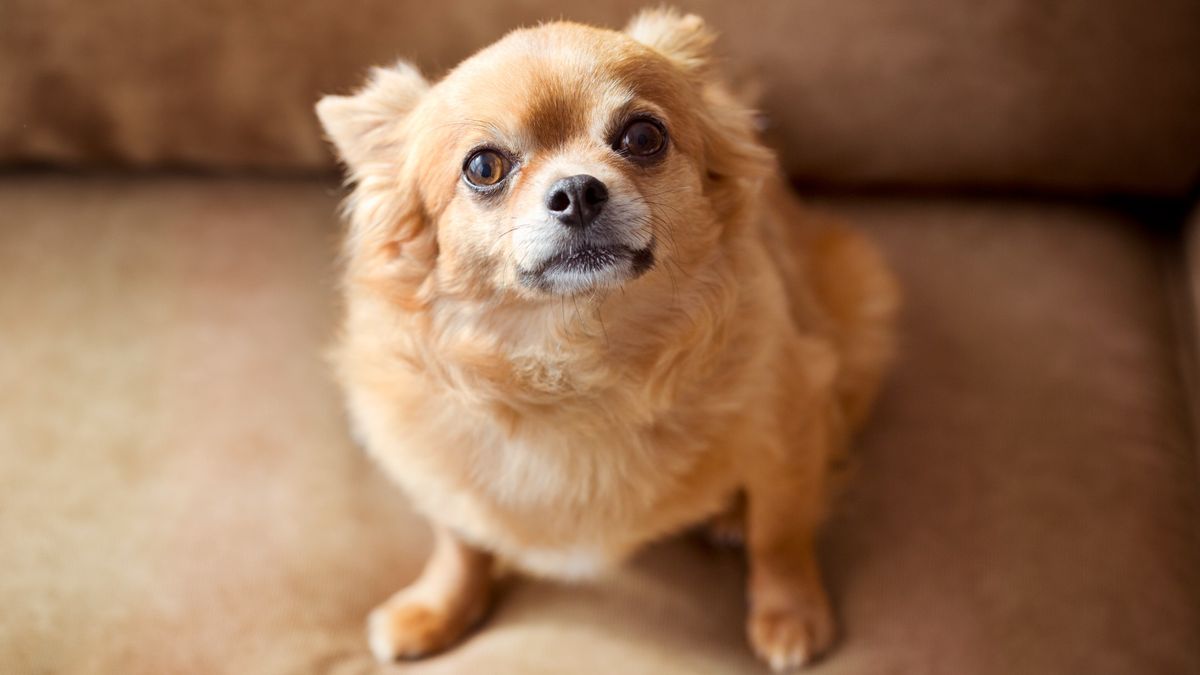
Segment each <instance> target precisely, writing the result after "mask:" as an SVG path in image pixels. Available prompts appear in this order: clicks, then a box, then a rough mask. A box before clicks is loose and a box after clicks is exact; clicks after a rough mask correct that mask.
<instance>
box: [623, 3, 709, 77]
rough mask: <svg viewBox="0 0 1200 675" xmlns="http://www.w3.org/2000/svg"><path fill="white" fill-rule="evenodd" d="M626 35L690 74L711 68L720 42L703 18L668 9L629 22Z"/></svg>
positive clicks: (638, 16)
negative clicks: (713, 54)
mask: <svg viewBox="0 0 1200 675" xmlns="http://www.w3.org/2000/svg"><path fill="white" fill-rule="evenodd" d="M625 33H626V34H627V35H629V36H630V37H632V38H633V39H634V40H637V41H638V42H640V43H642V44H644V45H646V46H648V47H653V48H654V49H656V50H658V51H659V52H662V54H663V55H665V56H666V57H667V58H669V59H671V60H672V61H674V62H675V63H677V64H678V65H679V66H680V67H682V68H683V69H684V70H688V71H700V70H703V69H704V67H705V66H707V65H708V62H709V60H710V58H711V49H712V45H713V42H715V41H716V39H717V36H716V34H715V33H713V32H712V31H711V30H709V29H708V26H706V25H705V24H704V20H703V19H701V18H700V17H698V16H696V15H695V14H680V13H679V11H678V10H675V9H668V8H659V9H648V10H644V11H642V12H641V13H639V14H638V15H637V16H635V17H633V21H630V22H629V26H628V27H626V28H625Z"/></svg>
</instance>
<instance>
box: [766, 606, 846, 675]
mask: <svg viewBox="0 0 1200 675" xmlns="http://www.w3.org/2000/svg"><path fill="white" fill-rule="evenodd" d="M746 632H747V633H748V635H749V638H750V644H751V645H753V646H754V651H755V652H757V653H758V656H759V658H761V659H762V660H764V661H766V662H767V663H768V664H770V666H771V669H772V670H774V671H775V672H777V673H781V672H785V671H788V670H793V669H796V668H799V667H801V666H803V665H805V664H808V663H811V662H812V661H813V660H814V659H816V658H817V657H818V656H820V655H821V654H822V653H824V652H825V651H826V650H827V649H829V647H830V646H831V645H832V644H833V639H834V632H835V631H834V622H833V615H832V613H831V611H830V609H829V605H828V603H823V602H814V603H811V604H805V605H801V606H793V607H790V608H787V609H774V608H773V609H763V610H753V611H751V613H750V618H749V621H748V622H747V624H746Z"/></svg>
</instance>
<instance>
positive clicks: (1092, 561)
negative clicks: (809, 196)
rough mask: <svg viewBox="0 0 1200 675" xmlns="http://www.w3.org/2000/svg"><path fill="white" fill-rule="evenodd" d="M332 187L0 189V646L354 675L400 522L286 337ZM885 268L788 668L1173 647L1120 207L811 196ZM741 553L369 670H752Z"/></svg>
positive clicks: (321, 318) (1174, 507) (1150, 390)
mask: <svg viewBox="0 0 1200 675" xmlns="http://www.w3.org/2000/svg"><path fill="white" fill-rule="evenodd" d="M335 193H336V190H334V189H333V188H331V186H329V185H327V184H325V183H319V182H307V181H297V180H244V181H236V180H227V179H182V178H146V179H140V180H132V179H115V178H102V179H84V178H63V177H54V176H40V177H38V176H33V177H10V178H9V179H8V180H6V181H5V182H4V183H0V316H2V317H4V328H3V332H2V333H0V335H2V337H0V341H2V344H3V349H0V382H3V383H5V386H3V387H0V494H3V500H2V501H0V504H2V507H0V570H3V574H0V607H3V608H4V611H3V612H0V672H4V673H43V672H46V673H80V674H89V673H96V674H100V673H103V674H106V675H107V674H111V675H115V674H117V673H120V674H121V675H141V674H147V675H150V674H154V675H158V674H161V673H181V674H187V673H197V674H199V673H204V674H206V675H212V674H214V673H230V674H237V675H243V674H245V673H254V674H255V675H273V674H279V675H283V674H285V673H286V674H294V673H330V674H348V673H366V672H379V671H376V670H375V668H374V666H372V664H371V661H370V656H369V654H368V652H367V649H366V645H365V643H364V639H363V630H362V629H363V618H364V617H365V615H366V613H367V611H368V610H369V609H370V608H371V606H372V605H373V604H374V603H376V602H378V601H380V600H382V599H383V598H384V597H386V596H387V595H388V594H389V593H390V592H392V591H394V590H396V589H397V588H398V587H399V586H401V585H402V584H403V583H405V582H406V581H407V580H409V579H411V578H412V577H413V576H414V575H415V574H416V571H417V569H418V566H419V565H420V563H421V559H422V556H423V554H424V552H425V550H426V547H427V545H428V543H429V538H428V534H427V531H426V528H425V526H424V525H423V524H422V523H421V521H420V520H419V519H418V518H417V517H416V516H414V515H413V513H412V512H411V511H410V510H409V509H408V508H407V507H406V505H405V501H404V499H403V498H402V497H401V496H400V495H399V494H398V492H397V491H396V490H395V489H394V488H393V487H392V486H391V485H390V484H389V483H388V482H387V481H386V480H384V479H383V478H382V477H381V476H380V475H379V474H378V472H377V471H376V470H375V469H374V468H372V466H371V465H370V463H369V462H368V461H367V460H366V459H364V457H363V455H362V454H361V453H360V452H359V451H358V450H356V449H355V448H354V447H352V445H351V443H350V441H349V440H348V438H347V435H346V431H345V422H344V419H343V416H342V414H341V407H340V405H339V401H338V397H337V395H336V393H335V391H334V389H333V387H332V386H331V384H330V382H329V380H328V376H327V372H326V367H325V365H324V363H323V361H322V358H321V355H320V354H321V350H322V347H323V345H324V344H325V342H326V340H327V339H328V337H329V335H330V332H331V327H332V322H333V319H334V316H335V313H334V310H333V305H334V302H333V292H332V288H333V283H334V278H333V274H332V271H331V262H330V261H331V258H332V254H333V252H334V250H335V239H336V232H337V228H336V226H335V224H334V216H333V212H334V208H335V205H336V204H335V203H336V197H335ZM820 204H821V205H822V206H823V207H824V208H828V209H831V210H833V211H836V212H839V213H843V214H845V215H847V216H849V217H851V218H854V219H855V220H857V221H859V222H861V223H862V224H863V226H864V227H865V228H866V229H867V230H869V231H870V232H871V233H872V234H873V235H874V236H876V237H877V238H878V240H879V241H880V242H881V243H882V245H883V247H884V248H885V250H886V251H887V254H888V255H889V256H890V258H891V259H892V260H893V262H894V264H895V266H896V268H897V270H898V272H899V274H900V277H901V278H902V280H903V282H904V285H905V287H906V290H907V296H908V308H907V311H906V314H905V317H904V321H903V326H902V350H901V357H900V361H899V364H898V367H897V371H896V373H895V376H894V378H892V380H891V382H890V384H889V386H888V388H887V390H886V392H885V394H884V396H883V399H882V401H881V405H880V407H879V410H878V414H877V415H876V416H875V417H874V418H873V421H872V423H871V425H870V427H869V429H868V430H867V432H866V433H865V435H864V437H863V438H862V439H861V443H860V444H859V448H858V452H857V453H856V458H857V459H856V462H855V464H856V470H855V473H856V476H855V479H854V480H853V481H852V482H851V485H850V487H849V488H848V492H847V494H846V495H845V497H844V498H843V499H842V500H841V502H840V503H839V507H838V509H837V513H836V515H835V517H834V519H833V522H832V523H831V524H830V527H829V528H828V531H827V534H826V536H825V538H824V543H823V548H822V554H823V556H824V558H825V560H826V566H827V569H828V573H829V578H830V584H831V589H832V594H833V596H834V598H835V600H836V604H837V607H838V608H839V612H840V614H841V619H842V625H843V629H844V637H843V641H842V644H841V646H840V648H839V649H838V650H837V651H836V652H835V653H834V654H833V655H832V656H831V657H830V658H828V659H827V660H826V661H824V662H823V663H822V664H821V665H820V666H819V667H818V668H817V669H816V670H814V671H813V672H824V673H841V674H846V675H851V674H853V675H860V674H867V673H869V674H872V675H875V674H878V673H947V674H955V675H963V674H975V673H997V674H1000V673H1004V674H1007V673H1100V674H1104V673H1112V674H1114V675H1115V674H1118V673H1120V674H1125V673H1163V674H1169V673H1179V674H1183V673H1194V672H1196V671H1197V669H1200V651H1197V650H1196V642H1195V640H1196V636H1197V635H1198V634H1200V598H1198V597H1197V594H1198V592H1200V590H1198V589H1200V551H1198V549H1197V523H1200V517H1198V516H1200V513H1198V511H1197V493H1196V475H1197V470H1196V464H1195V457H1194V455H1193V454H1192V453H1193V448H1192V447H1191V446H1190V445H1189V441H1188V436H1187V431H1186V427H1185V422H1184V419H1183V410H1182V406H1181V401H1182V399H1181V388H1180V383H1179V380H1178V376H1177V375H1178V373H1177V366H1178V361H1177V352H1176V351H1175V350H1174V349H1173V348H1172V347H1171V345H1172V343H1173V339H1174V337H1175V330H1176V326H1174V325H1173V324H1172V322H1171V318H1170V312H1169V311H1168V308H1167V306H1166V304H1167V301H1166V296H1167V290H1166V289H1165V288H1164V283H1165V282H1164V278H1163V276H1162V275H1160V274H1158V271H1159V268H1158V265H1159V261H1160V258H1159V256H1160V255H1161V253H1162V250H1161V243H1160V242H1158V241H1157V240H1156V239H1155V238H1153V237H1149V236H1147V235H1146V234H1145V233H1144V232H1143V231H1142V229H1141V228H1140V227H1139V225H1140V223H1139V222H1138V221H1137V220H1136V219H1134V218H1131V217H1129V216H1127V215H1124V214H1122V213H1120V212H1115V211H1110V210H1104V209H1100V208H1093V207H1087V206H1077V205H1072V204H1066V203H1046V202H1034V201H1011V202H1006V201H1000V200H946V199H936V198H910V199H899V198H896V199H848V198H836V199H827V200H821V201H820ZM743 577H744V568H743V566H742V564H741V563H740V561H739V555H738V554H737V553H735V552H728V551H716V550H713V549H711V548H709V547H707V546H706V545H704V544H702V543H701V542H699V541H698V540H697V539H695V538H687V537H684V538H681V539H676V540H673V541H669V542H666V543H664V544H662V545H659V546H656V547H654V548H653V549H652V550H650V551H648V552H646V553H645V554H644V555H642V556H641V557H639V558H638V559H637V560H635V561H634V562H633V563H632V564H631V565H630V566H629V567H628V568H627V569H624V570H622V571H621V572H619V573H617V574H615V575H614V576H613V577H612V578H610V579H606V580H604V581H602V582H600V583H597V584H594V585H584V586H580V587H576V588H570V587H565V586H559V585H555V584H550V583H544V582H536V581H529V580H524V579H510V580H508V581H507V582H506V583H505V584H504V588H503V592H502V596H503V597H502V598H501V602H500V604H499V606H498V608H497V610H496V612H495V613H494V615H493V616H492V617H491V619H490V621H489V623H488V625H487V627H486V628H485V629H483V630H482V631H480V632H479V633H478V634H476V635H474V636H472V637H471V638H470V639H469V640H468V641H467V642H465V643H464V644H462V645H461V646H460V647H458V648H457V649H455V650H453V651H451V652H450V653H448V654H446V655H444V656H440V657H437V658H434V659H431V660H429V661H427V662H422V663H420V664H416V665H412V666H410V667H407V668H402V669H400V670H399V671H391V672H409V671H411V672H414V673H477V672H478V673H482V672H486V673H500V674H502V675H503V674H505V673H513V674H517V673H520V674H522V675H528V674H530V673H562V672H572V673H584V674H587V673H614V672H619V673H634V674H640V673H646V674H651V673H654V674H662V673H666V674H670V673H761V672H764V670H763V669H762V668H761V667H760V666H759V665H758V664H757V663H756V662H755V661H754V660H753V658H752V656H751V654H750V651H749V649H748V648H747V647H746V645H745V644H744V641H743V640H744V638H743V631H742V618H743V612H744V606H743V596H742V591H741V588H742V583H743Z"/></svg>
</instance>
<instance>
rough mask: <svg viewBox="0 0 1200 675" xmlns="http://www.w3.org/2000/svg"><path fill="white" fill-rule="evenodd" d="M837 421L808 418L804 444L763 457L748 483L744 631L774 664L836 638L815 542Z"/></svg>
mask: <svg viewBox="0 0 1200 675" xmlns="http://www.w3.org/2000/svg"><path fill="white" fill-rule="evenodd" d="M835 422H836V420H833V419H819V420H810V421H809V422H808V424H806V425H805V429H804V430H803V432H802V433H801V434H800V437H801V438H800V439H799V440H802V441H804V442H805V443H806V444H807V445H806V447H797V448H795V450H794V451H792V452H788V453H771V454H770V455H769V456H768V457H767V458H766V459H765V460H760V466H759V467H758V469H757V470H755V471H754V475H751V476H750V477H749V480H748V485H747V486H746V493H747V494H746V496H747V504H746V506H747V513H746V516H747V520H746V524H747V532H746V534H747V542H746V554H747V556H748V557H749V567H750V579H749V589H748V592H749V599H750V615H749V619H748V621H747V624H746V631H747V634H748V637H749V639H750V643H751V644H752V645H753V647H754V650H755V651H756V652H757V653H758V655H759V656H760V657H761V658H762V659H763V660H765V661H767V663H769V664H770V665H771V667H772V668H773V669H774V670H776V671H784V670H788V669H792V668H796V667H799V666H802V665H804V664H805V663H808V662H810V661H812V660H813V659H815V658H816V657H817V656H819V655H820V654H821V653H822V652H824V651H825V650H827V649H828V648H829V647H830V646H831V645H832V643H833V640H834V633H835V626H834V619H833V614H832V611H831V609H830V605H829V598H828V597H827V596H826V594H825V588H824V586H823V585H822V581H821V573H820V570H819V569H818V564H817V558H816V553H815V551H814V546H815V537H816V531H817V528H818V526H819V525H820V521H821V518H822V513H823V511H824V508H825V499H826V495H825V489H826V485H825V484H826V481H827V474H826V472H827V467H826V462H827V461H828V458H829V456H830V455H832V454H834V452H835V448H834V447H833V446H832V445H831V444H832V443H834V442H835V441H834V438H833V434H832V432H833V429H832V428H831V427H833V426H834V424H835ZM790 440H793V441H794V440H798V439H790Z"/></svg>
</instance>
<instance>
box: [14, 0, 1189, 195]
mask: <svg viewBox="0 0 1200 675" xmlns="http://www.w3.org/2000/svg"><path fill="white" fill-rule="evenodd" d="M644 4H645V3H644V1H643V0H616V1H613V2H598V1H597V0H566V1H563V0H524V1H523V2H519V3H500V2H429V1H428V0H361V1H359V2H355V3H338V2H317V1H313V0H300V1H297V0H204V1H191V2H189V1H186V0H124V1H122V2H95V1H94V0H6V2H5V3H4V7H3V8H2V9H0V84H3V86H0V163H4V164H13V163H30V162H32V163H50V164H66V165H85V166H95V165H122V166H136V167H162V166H175V167H179V166H182V167H209V168H243V169H244V168H252V169H285V170H306V171H307V170H314V169H317V170H321V169H328V168H330V167H332V165H333V158H332V156H331V155H330V153H329V151H328V149H327V148H326V146H325V144H324V143H323V141H322V139H321V136H320V132H319V129H318V126H317V122H316V119H315V118H314V116H313V113H312V105H313V103H314V102H315V101H316V99H317V98H318V97H319V96H320V95H321V94H322V93H328V92H341V91H346V90H347V89H349V88H351V87H353V86H354V85H355V84H356V83H357V82H358V81H359V80H360V79H361V78H362V77H363V76H364V74H365V71H366V69H367V67H369V66H370V65H373V64H379V63H386V62H390V61H392V60H393V59H395V58H397V57H406V58H410V59H413V60H415V61H416V62H417V63H418V64H419V65H420V66H421V67H422V68H423V69H424V70H425V71H426V72H427V73H428V74H431V75H434V76H436V75H437V74H438V73H440V72H444V71H445V69H447V68H449V67H452V66H453V65H454V64H455V63H457V62H458V61H459V60H460V59H462V58H463V57H465V56H467V55H468V54H470V53H471V52H472V51H474V50H475V49H477V48H479V47H481V46H483V45H485V44H487V43H489V42H491V41H493V40H495V39H496V38H498V37H500V36H501V35H502V34H503V33H504V32H506V31H507V30H509V29H511V28H513V27H515V26H518V25H522V24H530V23H534V22H537V21H539V20H543V19H547V18H554V17H560V16H561V17H566V18H572V19H577V20H581V21H585V22H592V23H597V24H603V25H609V26H614V27H619V26H621V25H623V24H624V23H625V22H626V21H627V20H628V18H629V17H630V16H631V15H632V14H633V13H634V12H636V11H637V9H638V8H639V7H640V6H642V5H644ZM677 4H679V5H680V6H682V7H684V8H685V9H688V10H691V11H695V12H698V13H700V14H701V15H703V16H705V17H706V18H707V20H708V21H709V22H710V23H711V24H713V25H714V26H715V27H716V28H717V29H718V30H719V31H721V33H722V35H723V38H722V41H721V44H720V50H721V51H722V52H723V54H724V55H725V57H726V69H727V70H728V71H729V72H730V73H732V74H733V76H734V77H735V79H736V80H737V81H738V83H739V84H740V85H743V86H747V87H749V84H748V83H751V82H753V83H754V86H753V88H756V89H759V90H761V97H760V100H761V107H762V109H763V111H764V113H765V114H766V119H767V124H768V127H767V135H768V138H769V139H770V141H771V142H772V143H773V144H774V145H775V147H777V148H778V149H779V151H780V156H781V158H782V160H783V163H784V166H785V167H786V169H787V170H788V171H789V173H790V174H791V175H792V176H793V177H794V178H796V179H798V180H802V181H816V182H822V183H835V184H885V185H907V186H913V185H916V186H942V185H947V184H949V185H958V186H968V187H985V188H990V187H1020V188H1033V189H1043V190H1044V189H1050V190H1055V189H1066V190H1074V191H1089V192H1126V193H1158V194H1172V193H1179V192H1181V191H1184V190H1186V189H1187V188H1188V187H1189V186H1190V185H1192V184H1194V182H1195V179H1196V178H1197V175H1198V174H1200V2H1196V0H1156V1H1155V2H1152V3H1147V2H1143V1H1142V0H1108V1H1106V2H1094V1H1093V0H1049V1H1048V0H992V1H990V2H986V3H980V2H974V1H972V0H909V1H907V2H899V3H897V2H883V1H882V0H876V1H870V0H805V1H803V2H765V1H764V2H759V1H755V0H738V1H737V2H729V1H728V0H694V1H682V2H678V3H677Z"/></svg>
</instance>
